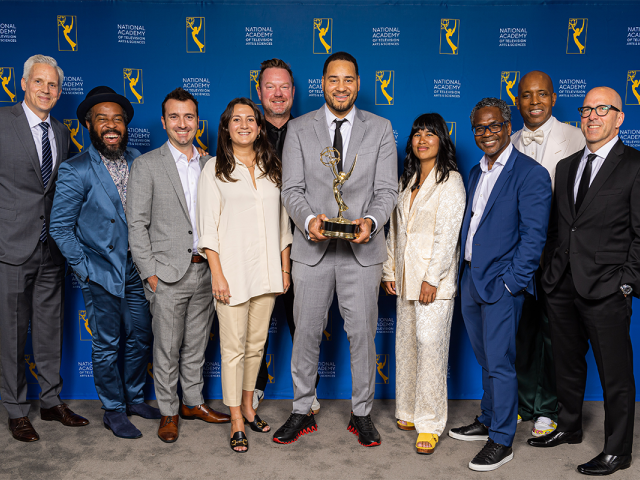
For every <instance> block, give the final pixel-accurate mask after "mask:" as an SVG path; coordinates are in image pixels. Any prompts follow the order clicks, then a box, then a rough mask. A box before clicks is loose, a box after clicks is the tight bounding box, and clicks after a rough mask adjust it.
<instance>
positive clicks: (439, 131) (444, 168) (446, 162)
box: [400, 113, 458, 190]
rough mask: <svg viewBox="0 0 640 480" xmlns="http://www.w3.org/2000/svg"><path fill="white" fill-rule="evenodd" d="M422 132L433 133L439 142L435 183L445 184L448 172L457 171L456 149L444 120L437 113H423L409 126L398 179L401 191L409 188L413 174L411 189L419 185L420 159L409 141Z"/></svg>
mask: <svg viewBox="0 0 640 480" xmlns="http://www.w3.org/2000/svg"><path fill="white" fill-rule="evenodd" d="M422 130H427V131H429V132H431V133H433V134H434V135H436V136H437V137H438V139H439V140H440V144H439V146H438V155H437V156H436V164H435V167H434V168H435V169H436V183H442V182H446V181H447V180H448V179H449V172H450V171H452V170H453V171H455V172H457V171H458V163H457V162H456V147H455V146H454V145H453V142H452V141H451V137H450V136H449V128H448V127H447V122H445V121H444V118H442V117H441V116H440V115H439V114H437V113H424V114H422V115H420V116H419V117H418V118H416V119H415V120H414V121H413V125H412V126H411V133H410V134H409V138H408V140H407V148H406V153H407V156H406V157H405V159H404V171H403V172H402V176H401V177H400V182H401V184H402V190H404V189H406V188H407V187H408V186H409V182H410V181H411V178H412V177H413V175H414V174H416V181H415V182H414V184H413V185H412V187H413V186H414V185H418V184H419V183H420V173H421V170H420V159H419V158H418V157H416V156H415V154H414V153H413V145H412V144H411V141H412V139H413V136H414V135H415V134H416V133H417V132H420V131H422Z"/></svg>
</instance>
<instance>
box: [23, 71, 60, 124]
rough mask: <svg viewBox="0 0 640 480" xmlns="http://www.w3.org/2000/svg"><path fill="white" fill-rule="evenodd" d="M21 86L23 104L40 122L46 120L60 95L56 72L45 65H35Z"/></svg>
mask: <svg viewBox="0 0 640 480" xmlns="http://www.w3.org/2000/svg"><path fill="white" fill-rule="evenodd" d="M21 85H22V90H23V91H24V103H26V104H27V107H29V109H31V111H32V112H33V113H35V114H36V115H37V116H38V117H39V118H40V119H41V120H46V118H47V117H48V116H49V112H51V110H52V109H53V107H54V106H55V104H56V102H57V101H58V99H59V98H60V94H61V93H62V88H61V86H60V84H59V79H58V71H57V70H56V69H55V67H52V66H51V65H47V64H46V63H35V64H34V65H33V67H32V68H31V72H30V74H29V78H28V79H27V80H25V79H24V78H23V79H22V82H21Z"/></svg>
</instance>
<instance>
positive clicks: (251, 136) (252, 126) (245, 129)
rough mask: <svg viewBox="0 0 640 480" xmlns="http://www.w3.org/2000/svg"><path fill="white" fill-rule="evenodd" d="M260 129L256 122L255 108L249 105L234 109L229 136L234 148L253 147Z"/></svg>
mask: <svg viewBox="0 0 640 480" xmlns="http://www.w3.org/2000/svg"><path fill="white" fill-rule="evenodd" d="M259 131H260V127H259V126H258V122H257V121H256V116H255V114H254V112H253V108H251V107H250V106H249V105H242V104H237V105H235V106H234V107H233V116H232V117H231V120H230V121H229V136H230V137H231V144H232V146H233V147H234V148H238V147H246V146H248V145H253V142H255V140H256V137H257V136H258V132H259Z"/></svg>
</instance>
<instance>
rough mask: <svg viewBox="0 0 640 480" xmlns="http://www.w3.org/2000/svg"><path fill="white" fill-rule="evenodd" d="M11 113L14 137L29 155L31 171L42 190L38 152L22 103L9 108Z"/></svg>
mask: <svg viewBox="0 0 640 480" xmlns="http://www.w3.org/2000/svg"><path fill="white" fill-rule="evenodd" d="M11 113H13V114H14V115H15V116H16V119H15V120H14V121H13V128H14V129H15V131H16V137H18V138H19V139H20V142H22V146H23V147H24V149H25V150H26V152H27V153H28V154H29V159H30V160H31V164H32V165H33V169H34V170H35V171H36V174H37V175H38V180H40V185H42V188H43V189H44V183H43V182H42V169H41V168H40V158H38V150H36V144H35V143H34V141H33V134H32V133H31V128H30V127H29V121H28V120H27V116H26V115H25V114H24V109H23V108H22V103H16V104H15V105H14V106H13V107H11Z"/></svg>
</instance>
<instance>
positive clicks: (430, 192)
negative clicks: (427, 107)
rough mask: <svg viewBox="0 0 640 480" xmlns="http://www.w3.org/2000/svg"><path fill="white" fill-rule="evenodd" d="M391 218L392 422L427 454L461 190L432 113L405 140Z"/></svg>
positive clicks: (438, 404) (440, 400)
mask: <svg viewBox="0 0 640 480" xmlns="http://www.w3.org/2000/svg"><path fill="white" fill-rule="evenodd" d="M406 151H407V156H406V158H405V162H404V172H403V174H402V176H401V177H400V182H399V186H398V190H399V194H398V204H397V206H396V209H395V211H394V213H393V214H392V215H391V228H390V230H389V236H388V238H387V252H388V258H387V261H386V262H385V263H384V267H383V274H382V281H383V287H384V289H385V290H386V292H387V293H388V294H390V295H397V296H398V299H397V318H398V322H397V328H396V418H397V419H398V421H397V424H398V428H400V429H401V430H417V431H418V434H419V435H418V440H417V442H416V448H417V452H418V453H426V454H430V453H433V451H434V449H435V447H436V444H437V442H438V439H439V437H440V435H442V431H443V430H444V427H445V424H446V423H447V364H448V358H449V336H450V333H451V318H452V316H453V304H454V296H455V294H456V286H457V283H456V281H457V274H458V259H459V255H460V245H459V241H458V237H459V234H460V226H461V225H462V217H463V214H464V208H465V189H464V184H463V182H462V177H461V175H460V174H459V173H458V171H457V164H456V157H455V147H454V145H453V143H452V142H451V138H450V137H449V129H448V128H447V124H446V123H445V121H444V120H443V119H442V117H441V116H440V115H438V114H437V113H427V114H424V115H421V116H420V117H418V118H417V119H416V120H415V121H414V122H413V126H412V127H411V134H410V135H409V139H408V141H407V150H406Z"/></svg>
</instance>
